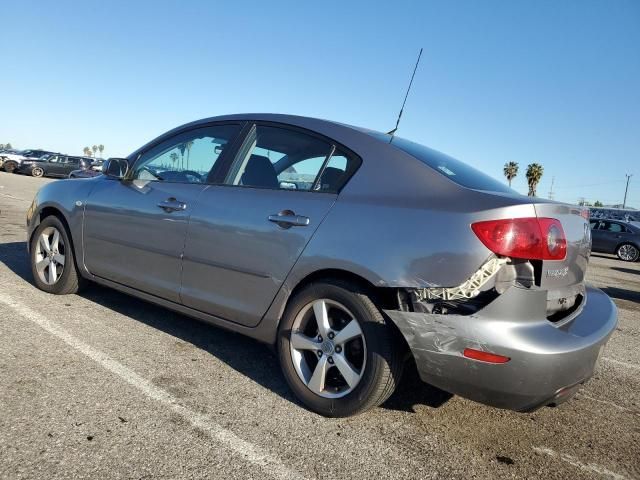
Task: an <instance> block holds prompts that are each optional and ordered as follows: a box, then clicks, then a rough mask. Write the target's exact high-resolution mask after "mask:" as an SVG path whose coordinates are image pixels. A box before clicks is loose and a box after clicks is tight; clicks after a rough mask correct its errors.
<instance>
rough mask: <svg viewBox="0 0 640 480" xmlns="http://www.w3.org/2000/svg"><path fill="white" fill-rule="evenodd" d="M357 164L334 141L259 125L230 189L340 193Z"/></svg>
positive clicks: (250, 136)
mask: <svg viewBox="0 0 640 480" xmlns="http://www.w3.org/2000/svg"><path fill="white" fill-rule="evenodd" d="M355 168H357V163H356V161H355V160H354V159H352V158H351V157H350V156H347V155H346V154H344V153H342V152H341V151H340V150H339V149H338V148H337V147H336V146H335V145H333V144H332V143H331V142H330V141H327V140H324V139H321V138H318V137H316V136H313V135H309V134H307V133H304V132H301V131H298V130H294V129H288V128H281V127H272V126H265V125H256V126H255V127H254V128H253V129H252V130H251V131H250V132H249V133H248V135H247V138H246V139H245V141H244V143H243V145H242V147H241V148H240V150H239V151H238V154H237V156H236V159H235V161H234V163H233V165H232V167H231V169H230V171H229V173H228V175H227V179H226V183H227V184H229V185H237V186H246V187H253V188H267V189H281V190H301V191H320V192H330V193H337V192H338V191H339V190H340V188H342V186H343V185H344V184H345V183H346V181H347V180H348V179H349V177H350V176H351V174H352V173H353V171H354V169H355Z"/></svg>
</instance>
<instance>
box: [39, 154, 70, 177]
mask: <svg viewBox="0 0 640 480" xmlns="http://www.w3.org/2000/svg"><path fill="white" fill-rule="evenodd" d="M65 162H66V157H65V156H64V155H52V156H51V157H50V158H49V159H48V160H47V162H46V165H43V167H45V169H46V171H45V173H46V174H47V175H53V176H59V175H62V172H63V169H64V163H65Z"/></svg>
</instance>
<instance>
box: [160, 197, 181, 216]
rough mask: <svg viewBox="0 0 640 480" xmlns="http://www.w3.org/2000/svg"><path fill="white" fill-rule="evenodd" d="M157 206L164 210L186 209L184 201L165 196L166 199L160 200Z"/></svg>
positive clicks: (178, 210) (176, 210) (177, 210)
mask: <svg viewBox="0 0 640 480" xmlns="http://www.w3.org/2000/svg"><path fill="white" fill-rule="evenodd" d="M158 207H160V208H161V209H163V210H164V211H165V212H167V213H169V212H180V211H182V210H186V209H187V204H186V203H184V202H180V201H178V200H176V199H175V198H174V197H171V198H167V199H166V200H164V201H162V202H160V203H159V204H158Z"/></svg>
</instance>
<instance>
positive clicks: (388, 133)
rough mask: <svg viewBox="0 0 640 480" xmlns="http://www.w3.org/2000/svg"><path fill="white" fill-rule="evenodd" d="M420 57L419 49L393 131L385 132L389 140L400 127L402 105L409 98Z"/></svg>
mask: <svg viewBox="0 0 640 480" xmlns="http://www.w3.org/2000/svg"><path fill="white" fill-rule="evenodd" d="M420 57H422V48H421V49H420V53H418V60H416V66H415V67H414V68H413V73H412V74H411V80H410V81H409V87H408V88H407V93H406V94H405V96H404V102H402V107H401V108H400V113H399V114H398V120H396V126H395V128H394V129H393V130H390V131H388V132H387V135H391V140H393V136H394V135H395V133H396V130H398V125H400V119H401V118H402V112H403V111H404V104H405V103H407V97H408V96H409V91H410V90H411V85H413V77H415V76H416V70H418V64H419V63H420Z"/></svg>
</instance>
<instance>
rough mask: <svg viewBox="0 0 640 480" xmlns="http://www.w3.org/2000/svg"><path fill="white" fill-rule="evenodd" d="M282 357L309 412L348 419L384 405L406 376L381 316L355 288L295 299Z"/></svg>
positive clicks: (340, 285)
mask: <svg viewBox="0 0 640 480" xmlns="http://www.w3.org/2000/svg"><path fill="white" fill-rule="evenodd" d="M278 354H279V358H280V364H281V366H282V371H283V372H284V376H285V378H286V380H287V382H288V383H289V386H290V387H291V389H292V390H293V392H294V393H295V395H296V396H297V397H298V398H299V399H300V400H301V401H302V402H303V403H304V404H305V405H306V406H307V407H308V408H309V409H311V410H313V411H315V412H317V413H319V414H321V415H325V416H329V417H346V416H350V415H355V414H358V413H361V412H364V411H366V410H368V409H370V408H372V407H375V406H377V405H380V404H381V403H383V402H384V401H385V400H386V399H387V398H389V396H390V395H391V394H392V393H393V391H394V390H395V387H396V385H397V384H398V382H399V380H400V376H401V373H402V366H403V360H402V350H401V349H400V348H399V346H398V342H397V339H396V336H395V332H394V331H393V330H392V329H391V328H390V327H389V326H388V325H387V324H386V322H385V320H384V317H383V316H382V314H381V313H380V310H379V309H378V308H377V307H376V306H375V304H374V303H373V302H372V300H371V299H370V298H369V296H367V295H366V293H365V292H364V291H362V290H361V289H359V288H358V287H357V286H355V285H352V284H350V283H346V282H341V281H326V282H321V283H320V282H319V283H314V284H311V285H309V286H307V287H305V288H304V289H303V290H301V291H300V292H299V293H298V294H296V296H295V297H294V298H293V299H291V301H290V302H289V305H288V306H287V309H286V311H285V313H284V316H283V318H282V321H281V325H280V330H279V334H278Z"/></svg>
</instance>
